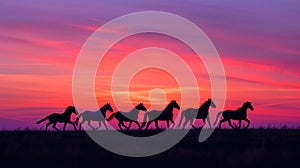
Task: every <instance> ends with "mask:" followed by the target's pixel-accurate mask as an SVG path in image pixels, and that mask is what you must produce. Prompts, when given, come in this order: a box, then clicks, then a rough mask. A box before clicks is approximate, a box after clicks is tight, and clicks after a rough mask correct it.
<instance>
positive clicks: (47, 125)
mask: <svg viewBox="0 0 300 168" xmlns="http://www.w3.org/2000/svg"><path fill="white" fill-rule="evenodd" d="M51 124H52V123H50V122H48V123H47V124H46V131H47V130H48V127H49V125H51Z"/></svg>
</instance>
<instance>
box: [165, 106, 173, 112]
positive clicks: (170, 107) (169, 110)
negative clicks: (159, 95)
mask: <svg viewBox="0 0 300 168" xmlns="http://www.w3.org/2000/svg"><path fill="white" fill-rule="evenodd" d="M172 111H173V106H171V104H168V106H167V107H166V108H165V109H164V111H163V112H172Z"/></svg>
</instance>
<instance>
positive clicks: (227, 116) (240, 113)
mask: <svg viewBox="0 0 300 168" xmlns="http://www.w3.org/2000/svg"><path fill="white" fill-rule="evenodd" d="M248 108H249V109H250V110H251V111H253V110H254V108H253V106H252V105H251V103H250V102H245V103H244V104H243V106H242V107H240V108H238V109H237V110H226V111H224V112H219V113H218V114H217V118H216V121H215V122H214V125H216V123H217V121H218V118H219V117H220V115H221V114H222V117H223V119H222V120H220V126H219V128H221V125H222V123H223V122H226V121H228V124H229V126H230V127H231V128H233V129H239V128H241V123H242V120H244V121H246V122H247V123H248V124H247V126H246V127H245V128H248V127H249V125H250V121H249V120H248V119H247V109H248ZM231 120H238V121H239V126H238V127H236V128H235V127H233V126H232V124H231Z"/></svg>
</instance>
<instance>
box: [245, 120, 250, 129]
mask: <svg viewBox="0 0 300 168" xmlns="http://www.w3.org/2000/svg"><path fill="white" fill-rule="evenodd" d="M244 120H245V121H246V122H247V123H248V124H247V126H246V127H245V128H248V127H249V125H250V121H249V120H248V119H247V118H245V119H244Z"/></svg>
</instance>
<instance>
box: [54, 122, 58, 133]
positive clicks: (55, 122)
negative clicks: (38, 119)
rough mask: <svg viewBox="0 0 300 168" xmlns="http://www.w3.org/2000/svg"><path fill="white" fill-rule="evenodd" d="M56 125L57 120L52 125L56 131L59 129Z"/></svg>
mask: <svg viewBox="0 0 300 168" xmlns="http://www.w3.org/2000/svg"><path fill="white" fill-rule="evenodd" d="M55 126H56V122H55V123H54V124H53V125H52V128H54V129H55V130H56V131H59V130H58V129H57V128H56V127H55Z"/></svg>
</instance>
